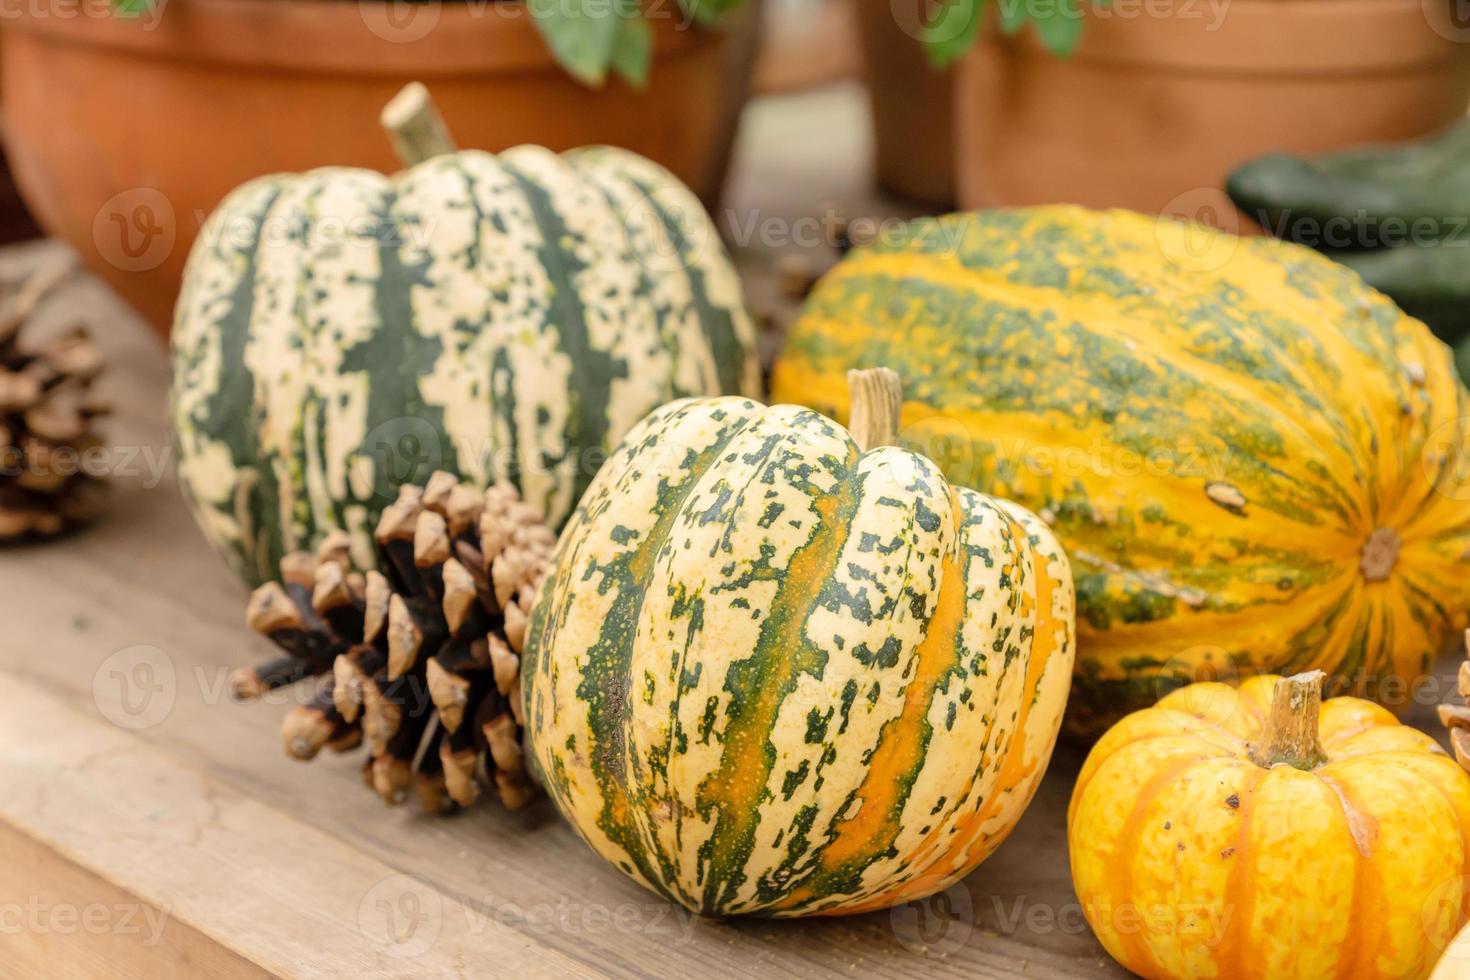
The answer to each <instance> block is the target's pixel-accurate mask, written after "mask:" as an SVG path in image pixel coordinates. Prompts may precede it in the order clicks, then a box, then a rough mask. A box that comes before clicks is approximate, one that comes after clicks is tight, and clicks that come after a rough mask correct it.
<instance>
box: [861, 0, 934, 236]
mask: <svg viewBox="0 0 1470 980" xmlns="http://www.w3.org/2000/svg"><path fill="white" fill-rule="evenodd" d="M854 5H855V6H856V8H857V15H858V18H857V20H858V33H859V36H860V37H861V39H862V51H863V62H864V66H865V69H866V75H867V81H868V98H869V100H870V102H871V105H872V111H873V138H874V141H875V146H874V150H875V154H874V157H875V168H876V172H877V177H878V183H879V185H880V186H881V187H882V188H883V189H884V190H887V191H889V192H890V193H892V194H896V195H898V196H899V197H904V198H908V199H910V200H913V201H917V202H920V203H923V204H928V205H931V206H933V207H935V208H936V209H939V210H948V209H949V208H951V207H952V206H953V205H954V200H955V188H954V96H953V93H954V78H953V73H952V72H950V71H948V70H944V69H939V68H936V67H934V66H933V65H932V64H931V63H930V61H929V56H928V54H927V53H926V52H925V51H924V46H923V43H922V42H921V40H920V37H921V24H922V23H923V20H922V17H923V12H924V8H925V7H926V6H927V0H854Z"/></svg>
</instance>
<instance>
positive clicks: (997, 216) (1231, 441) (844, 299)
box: [772, 207, 1470, 733]
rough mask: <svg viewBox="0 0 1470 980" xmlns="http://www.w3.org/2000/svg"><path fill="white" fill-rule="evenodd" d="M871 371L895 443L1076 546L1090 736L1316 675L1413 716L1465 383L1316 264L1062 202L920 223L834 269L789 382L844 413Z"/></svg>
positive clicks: (1469, 519)
mask: <svg viewBox="0 0 1470 980" xmlns="http://www.w3.org/2000/svg"><path fill="white" fill-rule="evenodd" d="M874 364H886V365H889V366H891V367H892V368H894V369H895V370H896V371H897V372H898V373H899V375H900V376H901V377H902V379H903V387H904V393H905V403H904V411H903V419H904V425H905V428H904V432H903V437H904V444H905V445H907V446H910V447H911V448H914V449H917V450H919V451H921V452H924V453H925V454H926V455H928V456H930V457H931V458H933V459H935V460H936V461H937V462H939V463H940V465H941V467H942V468H943V469H944V472H945V474H946V475H947V476H948V477H949V478H950V480H952V481H953V482H955V483H959V484H962V485H965V486H973V487H976V488H979V489H981V490H984V491H986V492H988V493H993V494H996V495H998V496H1003V497H1007V498H1009V499H1013V500H1017V501H1019V502H1021V503H1022V504H1024V505H1026V506H1028V507H1030V508H1031V509H1033V510H1035V511H1036V512H1037V513H1039V514H1042V515H1044V516H1045V517H1046V518H1047V520H1048V522H1049V523H1050V524H1051V525H1052V527H1053V529H1054V530H1055V531H1056V533H1057V536H1058V537H1059V538H1060V539H1061V541H1062V542H1063V544H1064V545H1065V546H1066V548H1067V552H1068V554H1069V556H1070V558H1071V560H1072V566H1073V570H1074V574H1075V576H1076V584H1077V595H1078V618H1079V623H1078V631H1079V646H1080V651H1081V655H1080V657H1079V659H1078V667H1077V681H1076V689H1075V693H1074V696H1073V699H1072V702H1073V712H1072V714H1071V715H1069V720H1068V723H1069V726H1072V727H1075V728H1076V729H1078V730H1082V731H1087V732H1094V733H1095V732H1096V731H1099V730H1100V729H1101V728H1102V727H1103V726H1104V725H1105V723H1106V722H1107V721H1109V720H1111V719H1114V718H1116V717H1118V716H1120V715H1122V714H1123V713H1126V712H1127V711H1128V710H1131V709H1132V708H1135V707H1141V706H1143V705H1146V704H1149V703H1152V702H1153V701H1154V700H1156V699H1157V698H1158V697H1159V696H1161V695H1162V694H1164V693H1166V692H1167V691H1169V690H1171V689H1173V688H1175V687H1178V686H1180V685H1182V684H1185V683H1189V682H1190V681H1192V680H1201V679H1210V678H1211V677H1213V678H1218V679H1238V678H1243V677H1247V676H1250V675H1251V674H1254V673H1260V672H1271V671H1280V672H1287V673H1290V672H1296V671H1304V670H1308V669H1311V668H1318V667H1320V668H1322V669H1324V670H1326V671H1327V672H1328V673H1329V674H1335V675H1337V677H1338V678H1339V679H1343V680H1346V681H1347V682H1349V683H1350V684H1352V685H1354V689H1356V690H1357V691H1359V692H1360V693H1364V694H1366V695H1368V696H1372V697H1376V698H1379V699H1382V700H1384V701H1386V702H1391V703H1394V704H1395V705H1397V706H1402V705H1403V704H1406V703H1407V702H1408V700H1409V699H1408V697H1407V692H1408V689H1409V686H1410V684H1411V683H1412V682H1414V681H1416V680H1418V679H1419V678H1420V677H1421V676H1422V675H1423V674H1424V673H1425V672H1426V671H1427V668H1428V665H1429V663H1430V660H1431V658H1432V657H1433V656H1435V655H1437V654H1438V653H1439V652H1440V651H1441V650H1442V649H1443V648H1444V646H1445V644H1446V642H1447V640H1448V639H1449V638H1450V637H1451V636H1453V635H1454V631H1455V630H1457V629H1458V628H1460V627H1462V626H1463V625H1464V622H1465V610H1466V609H1467V608H1470V576H1466V575H1465V574H1464V559H1465V555H1466V553H1467V549H1470V482H1467V466H1466V464H1467V460H1470V453H1467V451H1466V450H1467V435H1470V426H1467V416H1470V412H1467V396H1466V393H1465V389H1464V387H1463V386H1462V385H1461V384H1460V382H1459V381H1458V380H1457V379H1456V378H1455V375H1454V370H1453V366H1452V364H1451V361H1450V356H1449V352H1448V351H1447V350H1446V348H1444V346H1443V345H1442V344H1440V343H1439V342H1438V341H1437V340H1435V339H1434V338H1433V337H1432V336H1431V335H1430V333H1429V331H1428V330H1427V329H1425V328H1424V327H1423V325H1422V324H1420V323H1418V322H1417V321H1415V320H1412V319H1410V318H1408V317H1406V316H1404V315H1403V314H1402V313H1401V312H1399V311H1398V309H1397V308H1395V307H1394V305H1393V304H1392V303H1391V302H1390V301H1389V300H1388V299H1386V298H1385V297H1383V296H1381V295H1379V294H1378V293H1376V292H1374V291H1373V290H1371V289H1369V288H1367V287H1366V286H1365V285H1363V283H1362V282H1361V280H1359V279H1358V278H1357V277H1356V276H1355V275H1353V274H1352V273H1351V272H1349V271H1347V270H1345V269H1343V268H1342V267H1340V266H1338V265H1336V264H1334V263H1332V262H1331V261H1329V260H1328V259H1326V258H1324V257H1322V256H1320V255H1317V254H1315V253H1313V252H1310V251H1308V250H1306V249H1302V248H1298V247H1296V246H1292V245H1288V244H1285V243H1281V242H1277V241H1274V240H1270V239H1265V238H1250V239H1247V238H1236V237H1233V236H1230V235H1225V234H1223V233H1220V232H1216V231H1212V230H1210V229H1206V228H1203V227H1200V226H1197V225H1191V224H1184V223H1179V222H1175V221H1171V220H1160V219H1154V218H1148V217H1144V216H1142V215H1137V214H1131V213H1127V212H1106V213H1103V212H1094V211H1088V210H1085V209H1081V208H1072V207H1055V208H1035V209H1022V210H1015V211H991V212H977V213H973V214H965V215H955V216H950V217H947V218H943V219H933V220H921V221H917V222H914V223H913V224H912V225H911V226H910V228H909V230H908V231H907V232H905V233H901V234H895V235H892V236H889V237H887V238H885V239H884V240H883V241H881V242H880V243H878V244H877V245H876V246H874V247H872V248H868V249H860V250H857V251H855V252H853V253H852V254H850V255H849V257H848V258H847V259H846V260H845V261H843V262H842V263H841V264H839V265H838V267H837V268H836V269H835V270H834V271H833V272H831V273H830V274H829V275H828V276H826V277H825V278H824V279H823V280H822V281H821V283H820V284H819V285H818V286H817V288H816V290H815V292H814V293H813V294H812V296H811V298H810V300H809V303H808V305H807V308H806V310H805V311H804V314H803V316H802V317H801V318H800V319H799V320H798V322H797V323H796V324H795V325H794V326H793V328H792V331H791V334H790V338H789V341H788V343H787V346H786V349H785V350H784V351H783V353H782V355H781V357H780V358H779V360H778V362H777V364H776V367H775V372H774V375H773V381H772V386H773V396H774V397H775V398H777V399H790V400H793V401H797V402H800V403H802V404H805V405H809V406H811V407H813V408H815V409H817V410H819V411H823V412H828V413H838V414H836V415H835V416H834V417H836V418H843V417H844V416H843V415H842V414H840V413H841V412H842V411H843V394H842V393H843V377H844V372H845V371H847V370H848V369H849V368H854V367H866V366H870V365H874Z"/></svg>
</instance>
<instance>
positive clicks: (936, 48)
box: [924, 0, 985, 68]
mask: <svg viewBox="0 0 1470 980" xmlns="http://www.w3.org/2000/svg"><path fill="white" fill-rule="evenodd" d="M984 13H985V0H945V4H944V7H943V8H942V9H941V10H940V11H939V16H938V17H936V18H934V23H932V24H930V25H929V26H928V27H926V28H924V44H925V46H926V47H927V48H928V51H929V60H930V61H931V62H933V63H934V64H935V65H936V66H938V67H940V68H943V67H944V66H946V65H948V64H950V63H951V62H953V61H955V60H956V59H958V58H959V57H960V56H961V55H963V54H964V53H965V52H966V51H968V50H970V47H971V45H973V44H974V43H975V38H977V37H979V36H980V21H981V20H982V17H983V14H984Z"/></svg>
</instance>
